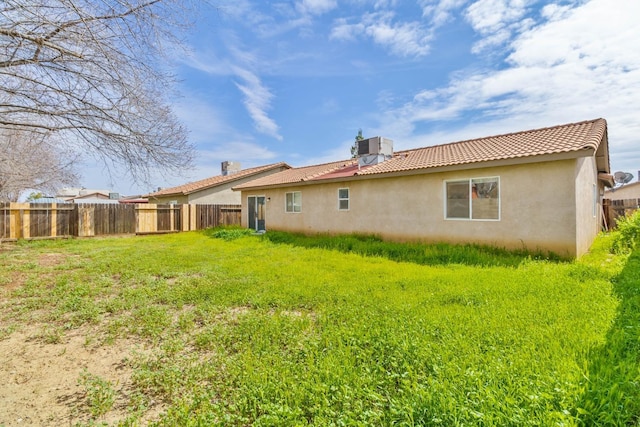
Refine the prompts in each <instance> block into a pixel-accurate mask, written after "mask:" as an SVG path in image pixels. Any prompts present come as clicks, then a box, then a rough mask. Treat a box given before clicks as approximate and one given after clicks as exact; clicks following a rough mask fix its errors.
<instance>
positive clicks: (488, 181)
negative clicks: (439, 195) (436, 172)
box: [445, 177, 500, 220]
mask: <svg viewBox="0 0 640 427" xmlns="http://www.w3.org/2000/svg"><path fill="white" fill-rule="evenodd" d="M445 192H446V195H445V199H446V209H445V217H446V218H447V219H474V220H499V219H500V179H499V178H498V177H491V178H472V179H464V180H456V181H446V182H445Z"/></svg>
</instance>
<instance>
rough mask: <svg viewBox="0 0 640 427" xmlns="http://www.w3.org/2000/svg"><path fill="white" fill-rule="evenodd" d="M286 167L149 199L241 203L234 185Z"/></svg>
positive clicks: (166, 201)
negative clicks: (186, 193) (189, 192)
mask: <svg viewBox="0 0 640 427" xmlns="http://www.w3.org/2000/svg"><path fill="white" fill-rule="evenodd" d="M285 169H286V168H285V167H278V168H274V169H270V170H266V171H263V172H261V173H257V174H253V175H251V176H247V177H244V178H241V179H234V180H232V181H229V182H225V183H221V184H218V185H216V186H214V187H210V188H205V189H203V190H200V191H194V192H193V193H191V194H188V195H184V196H182V195H180V196H178V195H174V196H160V197H157V198H153V199H152V200H149V201H150V202H153V203H169V202H171V201H173V200H176V201H177V203H178V204H187V203H191V204H196V205H239V204H240V198H241V196H240V192H237V191H233V190H232V187H235V186H237V185H240V184H244V183H245V182H248V181H252V180H254V179H258V178H262V177H264V176H267V175H271V174H274V173H277V172H281V171H283V170H285Z"/></svg>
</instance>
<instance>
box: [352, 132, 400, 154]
mask: <svg viewBox="0 0 640 427" xmlns="http://www.w3.org/2000/svg"><path fill="white" fill-rule="evenodd" d="M369 154H382V155H383V156H385V157H391V156H392V155H393V141H392V140H390V139H388V138H382V137H380V136H374V137H373V138H367V139H363V140H360V141H358V156H367V155H369Z"/></svg>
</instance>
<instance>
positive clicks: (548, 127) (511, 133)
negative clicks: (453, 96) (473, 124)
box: [394, 117, 606, 154]
mask: <svg viewBox="0 0 640 427" xmlns="http://www.w3.org/2000/svg"><path fill="white" fill-rule="evenodd" d="M601 120H602V121H603V122H604V123H605V124H606V120H605V119H603V118H602V117H599V118H597V119H592V120H582V121H580V122H574V123H565V124H562V125H555V126H547V127H541V128H537V129H528V130H521V131H517V132H507V133H501V134H495V135H489V136H483V137H480V138H471V139H463V140H460V141H453V142H446V143H444V144H436V145H427V146H425V147H416V148H409V149H406V150H402V151H397V152H396V153H397V154H400V153H404V152H412V151H419V150H425V149H427V148H434V147H448V146H452V145H458V144H468V143H471V142H475V141H483V140H487V139H492V138H504V137H509V136H514V135H525V134H528V133H536V132H543V131H548V130H555V129H559V128H565V127H572V126H579V125H583V124H586V123H596V122H598V121H601ZM598 143H599V140H598V141H597V142H596V144H598ZM596 147H597V145H596ZM396 153H394V154H396Z"/></svg>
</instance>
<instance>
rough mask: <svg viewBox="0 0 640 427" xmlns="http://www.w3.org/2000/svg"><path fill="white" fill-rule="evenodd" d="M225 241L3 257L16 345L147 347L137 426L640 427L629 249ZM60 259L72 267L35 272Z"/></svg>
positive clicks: (141, 242) (160, 239) (133, 402)
mask: <svg viewBox="0 0 640 427" xmlns="http://www.w3.org/2000/svg"><path fill="white" fill-rule="evenodd" d="M214 233H215V232H214ZM222 234H223V235H225V234H227V232H226V231H225V232H223V233H222ZM231 234H235V232H232V233H231ZM210 236H212V232H203V233H181V234H171V235H162V236H148V237H144V238H132V239H101V240H69V241H55V242H54V241H48V242H43V241H40V242H28V243H22V244H20V245H19V246H18V247H17V248H16V250H13V251H3V252H0V268H1V269H2V271H4V272H7V274H9V275H13V276H11V277H20V278H21V280H22V282H23V283H22V284H21V286H19V287H16V288H15V289H14V290H12V291H11V292H5V296H8V297H9V300H8V302H7V303H6V304H5V306H4V307H5V308H4V311H3V313H2V314H0V320H1V321H2V324H4V325H6V326H3V328H4V331H5V332H4V335H3V334H0V337H1V336H6V335H8V334H11V333H12V332H13V331H14V330H17V329H19V328H20V327H21V325H24V324H27V323H30V324H33V323H35V324H41V325H42V326H43V330H44V331H50V330H51V329H52V328H53V330H54V331H56V336H57V337H58V336H59V338H57V339H61V340H64V333H65V331H68V330H70V329H74V328H78V327H80V326H83V327H84V328H88V329H89V330H92V331H93V332H92V334H93V336H91V337H90V339H88V342H91V343H94V344H93V345H110V343H114V342H117V341H118V340H120V339H123V338H128V339H132V338H136V339H138V340H140V341H142V342H145V343H146V346H147V347H148V348H151V351H150V352H146V353H145V354H144V355H142V354H132V355H131V362H130V363H131V366H132V368H133V380H132V381H133V385H132V388H133V389H132V390H130V391H129V393H130V394H128V395H127V396H119V397H118V399H119V401H120V400H127V399H129V400H130V401H129V403H128V405H129V406H130V407H131V408H138V409H135V410H134V409H132V410H131V414H132V415H130V417H129V418H128V419H127V421H126V422H127V423H130V424H131V425H135V420H136V417H140V416H141V414H142V413H143V412H142V411H143V409H140V408H147V407H148V406H149V405H151V403H150V402H163V404H164V405H166V408H167V410H166V411H165V412H163V413H162V415H161V416H160V418H158V419H157V420H156V421H155V422H154V423H153V425H157V426H174V425H181V426H196V425H232V426H233V425H238V426H240V425H257V426H274V425H317V426H325V425H336V426H337V425H401V426H402V425H404V426H410V425H411V426H415V425H424V426H439V425H442V426H456V425H478V426H510V425H511V426H516V425H517V426H521V425H522V426H527V425H530V426H533V425H536V426H540V425H544V426H550V425H565V426H571V425H574V426H575V425H619V426H625V425H636V424H637V423H638V422H639V420H640V419H639V418H638V417H639V416H640V405H639V404H638V403H637V402H640V393H639V392H638V384H640V377H639V370H638V366H640V365H639V363H640V362H639V360H638V355H639V354H640V348H639V347H640V344H639V343H640V340H639V336H638V333H639V331H640V315H639V314H638V313H640V292H639V286H640V285H639V283H640V277H638V274H639V273H638V271H640V265H639V264H640V260H639V258H638V254H637V253H633V254H632V255H631V256H630V257H627V256H623V255H616V254H612V253H610V248H611V247H612V241H615V239H614V238H613V237H612V236H603V237H601V238H599V240H598V241H597V244H596V245H595V246H594V248H593V250H592V252H591V253H590V254H589V255H588V256H585V257H583V258H582V259H580V260H579V261H575V262H568V261H560V260H555V259H554V260H553V261H550V260H548V259H543V258H538V257H536V256H535V255H534V256H532V255H530V254H524V253H523V254H516V253H511V252H507V251H500V250H494V249H490V248H480V247H471V246H450V245H435V246H425V245H395V244H389V243H384V242H381V241H380V240H379V239H376V238H374V237H364V236H360V237H358V236H355V237H339V238H331V237H328V236H316V237H313V238H309V237H303V236H295V235H286V234H282V233H273V232H269V233H267V234H266V235H265V237H262V238H261V237H255V236H236V235H234V236H233V238H232V239H226V238H225V237H222V238H220V239H211V238H209V237H210ZM141 247H144V251H141V250H140V248H141ZM51 253H55V254H59V256H60V259H61V260H63V262H61V263H59V264H56V265H45V264H42V263H38V259H39V257H41V256H43V254H51ZM625 262H626V265H625ZM479 267H482V268H479ZM5 277H6V276H5ZM9 282H10V279H9V280H7V279H6V278H2V279H0V284H2V285H6V283H9ZM49 335H51V332H49ZM90 370H91V369H90V367H89V371H90ZM88 378H89V380H91V379H92V378H90V377H88ZM94 379H95V378H94ZM90 383H91V384H92V386H93V387H94V388H95V389H96V390H97V391H96V393H95V394H96V396H97V399H96V403H95V404H93V405H92V406H91V407H94V408H98V409H94V411H95V410H98V411H99V412H101V411H102V409H99V408H101V407H104V408H108V402H109V399H108V397H109V396H108V394H109V393H106V394H105V395H104V396H106V397H100V393H98V392H99V391H101V390H106V391H107V392H109V390H113V387H112V386H109V384H107V386H109V387H107V386H104V384H102V383H100V382H99V381H90ZM103 386H104V387H103ZM116 393H117V392H116ZM134 397H135V398H134ZM99 402H106V403H107V404H105V405H103V406H101V405H100V403H99ZM141 402H142V403H141ZM97 413H98V412H96V414H97Z"/></svg>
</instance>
